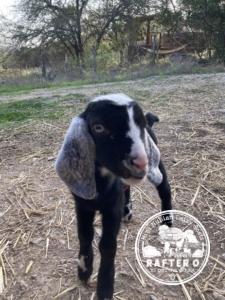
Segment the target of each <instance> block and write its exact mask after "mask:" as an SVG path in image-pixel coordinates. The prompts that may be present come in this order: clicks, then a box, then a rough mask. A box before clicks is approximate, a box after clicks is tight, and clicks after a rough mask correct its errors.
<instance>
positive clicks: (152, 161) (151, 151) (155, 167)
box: [145, 129, 163, 186]
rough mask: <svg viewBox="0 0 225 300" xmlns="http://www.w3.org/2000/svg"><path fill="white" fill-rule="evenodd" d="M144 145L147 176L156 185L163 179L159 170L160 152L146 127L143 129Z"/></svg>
mask: <svg viewBox="0 0 225 300" xmlns="http://www.w3.org/2000/svg"><path fill="white" fill-rule="evenodd" d="M145 147H146V152H147V156H148V163H149V169H148V174H147V177H148V179H149V180H150V181H151V182H152V183H153V184H154V185H155V186H158V185H160V183H161V182H162V180H163V175H162V173H161V172H160V170H159V162H160V152H159V149H158V147H157V146H156V144H155V143H154V141H153V139H152V138H151V136H150V135H149V133H148V131H147V130H146V129H145Z"/></svg>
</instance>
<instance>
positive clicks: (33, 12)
mask: <svg viewBox="0 0 225 300" xmlns="http://www.w3.org/2000/svg"><path fill="white" fill-rule="evenodd" d="M87 4H88V0H75V1H71V0H65V1H60V0H55V1H54V0H21V1H20V3H19V5H18V11H19V12H21V14H22V15H21V16H22V20H23V21H22V22H21V24H19V25H17V26H16V28H15V31H14V35H13V38H14V39H16V40H17V41H18V42H19V43H21V44H31V45H42V48H45V47H46V46H47V45H49V44H52V43H53V42H56V41H60V42H61V43H62V44H63V45H64V47H65V48H66V49H67V51H68V52H69V53H70V54H71V56H72V57H74V58H76V59H77V63H78V65H79V66H80V65H81V64H82V61H83V54H84V41H83V36H82V33H83V20H84V19H85V18H86V15H85V9H86V6H87Z"/></svg>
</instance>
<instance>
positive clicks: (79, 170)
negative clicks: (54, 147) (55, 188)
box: [55, 117, 96, 199]
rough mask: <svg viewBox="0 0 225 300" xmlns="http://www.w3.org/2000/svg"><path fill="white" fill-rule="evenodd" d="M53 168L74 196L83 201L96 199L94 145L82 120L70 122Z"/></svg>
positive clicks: (76, 118) (77, 118)
mask: <svg viewBox="0 0 225 300" xmlns="http://www.w3.org/2000/svg"><path fill="white" fill-rule="evenodd" d="M55 167H56V171H57V173H58V175H59V177H60V178H61V179H62V180H63V181H64V182H65V184H66V185H67V186H68V187H69V189H70V190H71V191H72V192H73V193H74V194H75V195H77V196H79V197H81V198H84V199H94V198H95V197H96V184H95V145H94V141H93V139H92V137H91V135H90V134H89V132H88V128H87V124H86V121H85V120H84V119H83V118H81V117H75V118H74V119H73V120H72V122H71V124H70V127H69V129H68V131H67V133H66V136H65V138H64V142H63V145H62V147H61V149H60V151H59V154H58V157H57V159H56V164H55Z"/></svg>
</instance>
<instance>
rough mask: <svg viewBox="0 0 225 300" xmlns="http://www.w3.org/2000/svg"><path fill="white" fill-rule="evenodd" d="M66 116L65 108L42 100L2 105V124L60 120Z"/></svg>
mask: <svg viewBox="0 0 225 300" xmlns="http://www.w3.org/2000/svg"><path fill="white" fill-rule="evenodd" d="M63 114H64V108H63V107H62V106H60V104H59V103H57V102H46V101H43V100H40V99H34V100H22V101H15V102H10V103H2V104H0V124H1V125H3V124H6V123H9V122H21V121H25V120H28V119H36V120H37V119H48V120H49V119H50V120H53V119H58V118H60V117H61V116H62V115H63Z"/></svg>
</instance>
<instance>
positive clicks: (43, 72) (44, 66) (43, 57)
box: [41, 48, 47, 79]
mask: <svg viewBox="0 0 225 300" xmlns="http://www.w3.org/2000/svg"><path fill="white" fill-rule="evenodd" d="M41 75H42V78H44V79H46V77H47V56H46V52H45V49H43V48H42V49H41Z"/></svg>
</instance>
